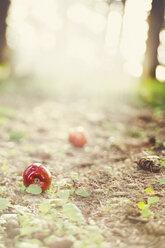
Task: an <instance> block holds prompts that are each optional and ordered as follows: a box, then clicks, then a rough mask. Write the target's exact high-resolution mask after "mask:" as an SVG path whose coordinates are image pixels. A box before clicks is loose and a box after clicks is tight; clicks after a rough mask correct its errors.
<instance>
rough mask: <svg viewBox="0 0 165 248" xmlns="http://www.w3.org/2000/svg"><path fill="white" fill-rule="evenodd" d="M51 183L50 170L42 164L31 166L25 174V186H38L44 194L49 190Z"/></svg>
mask: <svg viewBox="0 0 165 248" xmlns="http://www.w3.org/2000/svg"><path fill="white" fill-rule="evenodd" d="M51 181H52V177H51V174H50V172H49V170H48V169H46V167H45V166H43V165H42V164H40V163H34V164H31V165H30V166H28V167H27V168H26V170H25V171H24V173H23V183H24V185H25V186H26V187H28V186H29V185H30V184H36V185H38V186H39V187H41V189H42V192H44V191H45V190H47V189H48V188H49V186H50V184H51Z"/></svg>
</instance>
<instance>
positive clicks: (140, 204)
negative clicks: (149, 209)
mask: <svg viewBox="0 0 165 248" xmlns="http://www.w3.org/2000/svg"><path fill="white" fill-rule="evenodd" d="M138 208H139V209H141V210H143V209H144V208H145V203H144V202H142V201H140V202H138Z"/></svg>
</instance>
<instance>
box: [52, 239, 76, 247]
mask: <svg viewBox="0 0 165 248" xmlns="http://www.w3.org/2000/svg"><path fill="white" fill-rule="evenodd" d="M72 246H73V241H71V240H69V239H61V240H53V241H52V242H51V243H50V244H49V247H50V248H71V247H72Z"/></svg>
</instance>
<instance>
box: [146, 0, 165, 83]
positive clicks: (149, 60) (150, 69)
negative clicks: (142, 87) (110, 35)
mask: <svg viewBox="0 0 165 248" xmlns="http://www.w3.org/2000/svg"><path fill="white" fill-rule="evenodd" d="M164 7H165V4H164V0H153V1H152V9H151V12H150V15H149V17H148V24H149V31H148V40H147V43H146V45H147V47H146V53H145V58H144V64H143V77H145V78H146V77H150V78H155V72H156V67H157V65H158V56H157V50H158V47H159V44H160V41H159V33H160V31H161V28H162V26H163V22H164Z"/></svg>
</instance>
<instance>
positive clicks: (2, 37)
mask: <svg viewBox="0 0 165 248" xmlns="http://www.w3.org/2000/svg"><path fill="white" fill-rule="evenodd" d="M9 5H10V0H0V63H3V62H5V61H6V60H7V42H6V28H7V24H6V18H7V14H8V9H9Z"/></svg>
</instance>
